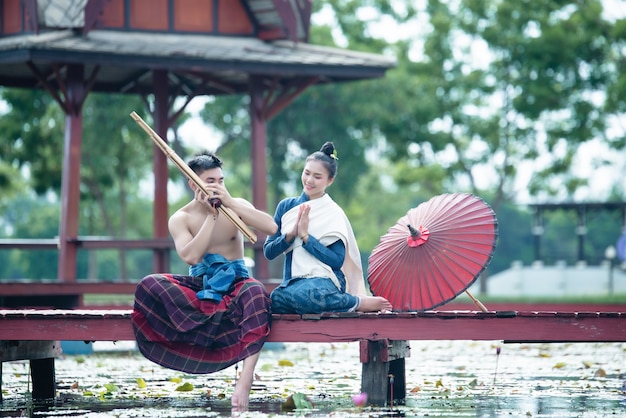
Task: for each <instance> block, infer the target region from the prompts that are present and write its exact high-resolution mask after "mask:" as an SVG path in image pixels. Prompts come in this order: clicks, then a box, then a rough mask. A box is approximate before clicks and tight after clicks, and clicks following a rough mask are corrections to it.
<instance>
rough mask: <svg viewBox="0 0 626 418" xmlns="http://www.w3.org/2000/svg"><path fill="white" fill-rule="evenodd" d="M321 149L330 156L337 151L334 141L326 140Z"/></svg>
mask: <svg viewBox="0 0 626 418" xmlns="http://www.w3.org/2000/svg"><path fill="white" fill-rule="evenodd" d="M320 151H321V152H323V153H324V154H326V155H328V156H329V157H330V156H331V155H333V153H334V152H335V145H334V144H333V143H332V142H326V143H325V144H324V145H322V148H320Z"/></svg>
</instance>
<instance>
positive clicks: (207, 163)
mask: <svg viewBox="0 0 626 418" xmlns="http://www.w3.org/2000/svg"><path fill="white" fill-rule="evenodd" d="M188 165H189V167H190V168H191V169H192V170H193V171H194V172H195V173H196V174H197V175H198V176H199V177H200V178H201V179H202V180H203V181H204V183H205V186H206V189H207V192H208V193H209V196H207V195H205V193H203V192H202V191H200V189H199V187H197V186H196V184H195V183H194V182H193V181H191V180H189V186H190V187H191V189H192V190H193V191H194V198H193V200H191V201H190V202H189V203H187V204H186V205H185V206H183V207H182V208H180V209H179V210H177V211H176V212H175V213H174V214H173V215H172V216H171V217H170V219H169V223H168V228H169V231H170V234H171V235H172V238H173V240H174V244H175V248H176V252H177V253H178V255H179V256H180V258H181V259H182V260H183V261H185V262H186V263H187V264H189V265H190V266H192V269H193V268H194V267H195V266H198V265H199V266H202V263H203V261H204V260H205V256H206V255H209V256H211V255H216V256H217V257H220V256H221V257H223V258H224V259H225V260H223V263H222V265H226V266H228V265H230V264H233V263H234V267H235V269H234V270H235V271H236V272H238V273H241V272H242V271H243V272H244V273H243V274H237V279H235V282H234V283H236V282H237V281H243V282H246V283H247V284H246V285H245V286H243V288H244V289H247V291H250V289H253V290H252V293H250V294H249V295H247V296H246V295H244V296H243V299H239V296H237V295H235V294H231V293H228V292H231V291H233V292H234V290H233V288H234V284H233V285H230V286H226V288H227V289H228V292H224V293H225V294H226V295H228V297H224V298H222V296H224V295H217V296H216V297H215V299H216V303H218V302H219V303H220V304H227V303H240V304H241V305H242V306H239V307H238V308H237V311H240V312H243V314H242V315H243V316H244V318H228V324H229V325H230V328H231V329H228V325H226V327H227V331H226V332H228V333H230V335H231V337H230V338H231V340H225V341H226V342H225V343H222V346H223V345H228V344H230V343H229V341H232V338H233V337H232V335H233V333H235V332H237V331H238V330H236V329H235V330H233V329H232V328H233V327H235V326H237V325H232V324H243V323H244V322H245V321H246V320H247V319H248V318H246V317H245V315H246V312H247V311H245V309H249V308H248V306H249V305H252V303H250V301H254V302H255V303H256V304H258V305H257V307H256V310H255V311H254V312H253V316H254V317H253V318H252V319H251V321H253V322H254V324H253V325H246V326H247V327H248V326H249V327H250V328H251V329H252V330H251V332H250V334H249V335H251V336H241V337H239V335H236V336H235V338H237V339H239V340H244V339H246V338H249V339H250V340H251V341H252V340H253V339H256V341H252V342H251V344H250V345H255V344H256V345H255V348H254V349H250V353H247V352H246V355H247V354H249V356H248V357H246V358H244V359H243V367H242V370H241V375H240V377H239V379H238V380H237V383H236V385H235V390H234V393H233V397H232V401H231V403H232V406H233V409H234V410H238V411H241V410H246V409H247V408H248V403H249V396H250V389H251V387H252V381H253V378H254V368H255V366H256V363H257V361H258V358H259V354H260V348H261V346H262V342H264V337H265V336H266V335H267V333H269V321H268V319H269V297H268V296H267V293H266V291H265V288H264V287H263V285H262V284H261V283H259V282H257V281H256V280H254V279H252V278H248V277H247V270H246V269H245V266H244V265H243V256H244V237H243V234H242V233H241V232H240V231H239V230H238V229H237V227H236V226H235V225H234V224H233V223H232V222H231V221H230V219H228V217H226V216H224V215H223V214H220V211H219V210H218V209H217V208H216V207H217V206H216V204H222V205H224V207H226V208H228V209H230V210H231V211H232V212H234V213H235V214H236V215H237V216H239V218H241V220H242V221H243V222H244V223H245V224H246V225H248V226H250V227H251V228H253V229H254V230H256V231H259V232H262V233H264V234H268V235H271V234H274V233H275V232H276V230H277V225H276V223H275V222H274V220H273V218H272V217H271V216H270V215H268V214H267V213H264V212H262V211H260V210H257V209H256V208H255V207H254V206H253V205H252V204H251V203H250V202H248V201H247V200H245V199H243V198H234V197H232V196H231V195H230V193H229V192H228V190H227V189H226V187H225V186H224V174H223V172H222V168H221V167H222V162H221V161H220V160H219V158H218V157H217V156H215V155H214V154H212V153H209V152H204V153H201V154H198V155H196V156H195V157H194V158H193V159H192V160H191V161H189V163H188ZM242 266H243V267H242ZM242 269H243V270H242ZM231 270H232V269H231ZM210 271H211V272H213V270H210ZM165 276H167V277H165ZM192 276H196V275H195V274H191V273H190V276H186V277H181V276H175V277H173V276H172V275H151V276H147V277H145V278H144V279H143V280H142V281H141V282H140V284H139V286H138V289H139V287H142V283H143V282H147V284H146V285H145V287H148V288H150V289H149V290H147V291H145V292H142V291H140V290H138V291H137V292H136V297H135V311H138V310H141V311H142V313H143V314H144V316H145V317H150V316H154V315H157V316H161V317H163V316H164V315H163V314H159V312H162V311H163V310H165V309H167V308H166V306H167V303H164V301H160V300H159V301H157V302H153V300H156V299H157V298H158V297H159V296H155V295H157V294H159V295H160V294H163V293H169V294H170V295H172V296H171V298H169V296H168V298H169V299H167V301H170V302H171V301H174V300H175V301H177V302H178V301H181V300H182V301H183V305H184V307H183V308H184V309H185V310H186V311H185V312H189V315H188V316H189V317H190V318H193V320H194V321H198V319H197V318H196V317H198V316H199V317H200V318H201V319H200V320H204V319H205V318H204V316H205V314H206V313H207V309H213V308H212V306H218V305H213V301H211V302H204V303H203V305H202V306H203V308H198V307H197V306H196V305H197V304H198V301H197V299H198V298H197V297H196V298H195V300H194V296H195V295H194V294H193V293H191V296H189V295H190V293H189V292H190V291H189V289H188V288H189V287H193V290H194V292H195V291H198V292H197V293H196V294H197V295H198V297H199V298H200V299H203V298H202V297H200V296H201V294H202V292H203V291H205V289H206V286H207V285H206V280H207V278H209V279H210V278H211V274H208V273H207V275H206V276H204V282H203V281H202V278H199V277H192ZM155 277H156V278H155ZM213 277H215V276H213ZM241 277H244V278H245V279H242V278H241ZM147 279H148V280H147ZM182 280H184V283H183V281H182ZM191 280H195V282H194V284H193V286H190V284H189V281H191ZM155 281H156V282H158V283H156V284H155ZM198 281H199V283H200V284H199V285H196V282H198ZM172 283H174V284H172ZM229 284H230V283H229ZM198 286H200V287H198ZM236 291H239V288H237V290H236ZM180 292H183V293H184V294H185V296H184V297H181V296H180ZM241 293H243V291H242V292H241ZM225 300H228V301H230V302H226V301H225ZM237 301H239V302H237ZM170 304H171V303H170ZM138 305H140V306H139V307H138ZM189 305H191V306H193V307H190V306H189ZM243 305H245V309H244V307H243ZM207 306H208V308H207ZM176 308H177V309H178V307H176ZM199 309H200V310H199ZM215 309H217V310H218V311H219V310H222V311H225V312H231V311H233V309H228V306H225V307H223V308H215ZM180 311H181V310H180V309H179V310H178V311H177V312H180ZM179 315H180V314H179ZM183 315H184V314H183ZM170 316H171V315H170ZM224 316H226V314H224ZM251 316H252V315H251ZM141 319H143V317H142V318H141ZM148 319H149V318H148ZM148 319H146V321H142V320H138V321H137V322H138V325H136V327H137V328H140V329H141V327H142V326H143V324H144V323H146V322H149V320H148ZM184 320H185V321H187V318H184ZM180 321H181V322H182V321H183V319H181V320H180ZM263 322H265V323H263ZM213 325H214V324H213ZM242 326H244V325H242ZM155 327H158V325H155ZM168 327H170V328H169V329H168V330H167V332H170V333H171V332H172V330H179V329H180V328H181V324H178V323H176V324H171V325H168ZM196 328H199V327H196ZM259 330H260V331H259ZM149 332H150V330H148V331H147V332H146V334H149ZM156 332H158V331H156ZM174 332H176V331H174ZM203 332H207V331H206V328H203ZM219 332H221V333H226V332H225V331H223V330H219ZM242 332H244V331H242ZM217 333H218V332H216V334H217ZM261 333H264V335H262V336H259V335H260V334H261ZM170 335H171V334H170ZM181 338H183V337H181ZM216 339H217V337H216ZM137 340H138V343H141V342H142V340H144V338H141V339H140V338H139V337H138V338H137ZM259 341H260V342H259ZM237 342H238V343H239V344H241V341H237ZM144 344H152V345H150V346H148V348H147V349H143V348H142V346H141V344H139V346H140V349H141V351H142V353H144V355H146V357H148V358H149V359H151V360H153V361H156V362H159V360H160V358H162V357H164V356H163V354H162V353H161V351H158V352H157V353H156V354H154V355H153V356H152V357H154V358H151V356H150V355H149V354H150V350H152V349H153V345H154V343H144ZM235 344H236V343H234V344H233V346H234V345H235ZM250 345H247V346H246V347H242V350H244V348H245V350H247V349H249V346H250ZM168 349H169V350H170V351H168V352H167V354H168V355H170V352H171V350H172V348H168ZM176 349H177V350H179V351H178V352H176V353H175V354H174V355H177V356H179V357H181V358H182V360H181V361H179V362H178V363H176V364H173V367H172V364H162V365H164V366H166V367H170V368H176V369H179V370H185V369H183V368H179V366H180V365H181V364H183V363H184V364H186V363H187V362H186V361H185V358H184V356H185V355H186V352H185V350H186V349H185V348H184V347H183V348H181V349H179V348H176ZM200 349H203V350H204V351H206V348H204V347H201V348H200ZM156 350H159V349H158V348H157V349H156ZM225 350H229V347H226V348H225ZM233 350H237V354H238V355H240V356H241V351H242V350H240V349H239V348H233ZM245 350H244V351H245ZM256 350H258V351H256ZM162 351H163V349H162ZM253 351H254V353H252V352H253ZM146 353H148V354H146ZM196 353H197V352H194V353H193V354H191V356H193V357H192V359H193V360H194V361H196V360H197V359H198V358H205V354H204V353H201V354H199V355H198V354H196ZM229 353H231V352H229ZM155 359H156V360H155ZM196 362H197V363H201V360H197V361H196ZM172 363H173V361H172ZM159 364H161V363H159ZM180 367H183V366H180ZM184 367H188V366H186V365H185V366H184ZM194 367H196V366H194ZM220 368H223V367H222V366H220ZM206 370H209V372H210V371H211V370H213V371H216V370H219V369H218V368H215V369H208V368H205V367H204V366H197V367H196V368H195V369H194V370H191V372H192V373H202V372H203V371H206Z"/></svg>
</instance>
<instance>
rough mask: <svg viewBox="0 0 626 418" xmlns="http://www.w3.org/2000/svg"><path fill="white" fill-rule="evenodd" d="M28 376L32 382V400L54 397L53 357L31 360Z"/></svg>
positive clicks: (54, 375)
mask: <svg viewBox="0 0 626 418" xmlns="http://www.w3.org/2000/svg"><path fill="white" fill-rule="evenodd" d="M30 378H31V380H32V382H33V392H32V398H33V399H34V400H46V399H54V398H55V397H56V374H55V371H54V358H44V359H34V360H31V361H30Z"/></svg>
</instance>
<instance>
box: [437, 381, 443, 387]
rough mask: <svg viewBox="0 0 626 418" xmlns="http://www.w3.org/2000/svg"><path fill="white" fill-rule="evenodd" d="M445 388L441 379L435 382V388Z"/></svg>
mask: <svg viewBox="0 0 626 418" xmlns="http://www.w3.org/2000/svg"><path fill="white" fill-rule="evenodd" d="M442 386H443V382H442V381H441V379H439V380H437V382H435V387H436V388H439V387H442Z"/></svg>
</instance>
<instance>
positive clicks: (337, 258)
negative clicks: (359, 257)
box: [302, 235, 346, 270]
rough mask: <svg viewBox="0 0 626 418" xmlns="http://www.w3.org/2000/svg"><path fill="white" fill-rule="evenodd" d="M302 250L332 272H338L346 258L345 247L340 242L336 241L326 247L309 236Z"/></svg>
mask: <svg viewBox="0 0 626 418" xmlns="http://www.w3.org/2000/svg"><path fill="white" fill-rule="evenodd" d="M302 248H304V249H305V250H307V251H308V252H309V253H311V254H312V255H313V256H314V257H315V258H317V259H318V260H320V261H321V262H322V263H324V264H326V265H328V266H329V267H330V268H331V269H333V270H339V269H340V268H341V266H343V262H344V260H345V258H346V247H345V245H343V241H342V240H337V241H335V242H333V243H332V244H330V245H329V246H328V247H326V246H324V245H323V244H322V243H320V242H319V241H318V240H317V238H315V237H314V236H312V235H309V239H308V240H307V242H306V244H304V245H303V246H302Z"/></svg>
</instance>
